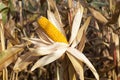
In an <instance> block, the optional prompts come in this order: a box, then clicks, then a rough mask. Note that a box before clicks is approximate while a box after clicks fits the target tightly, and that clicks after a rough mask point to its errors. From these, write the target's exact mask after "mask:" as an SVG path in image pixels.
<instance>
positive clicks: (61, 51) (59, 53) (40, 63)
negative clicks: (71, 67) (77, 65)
mask: <svg viewBox="0 0 120 80" xmlns="http://www.w3.org/2000/svg"><path fill="white" fill-rule="evenodd" d="M59 44H61V43H59ZM66 49H67V45H66V44H64V45H63V43H62V46H60V47H59V49H57V50H56V51H54V52H53V53H51V54H48V55H46V56H44V57H42V58H40V59H39V60H38V61H37V62H36V63H35V64H34V65H33V67H32V69H31V71H33V70H34V69H36V68H38V67H42V66H45V65H47V64H49V63H51V62H53V61H55V60H57V59H59V58H60V57H61V56H62V55H63V54H64V53H65V51H66Z"/></svg>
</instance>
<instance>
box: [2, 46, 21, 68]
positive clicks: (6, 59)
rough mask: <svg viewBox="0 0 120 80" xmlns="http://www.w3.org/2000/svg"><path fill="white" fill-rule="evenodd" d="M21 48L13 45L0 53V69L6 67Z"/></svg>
mask: <svg viewBox="0 0 120 80" xmlns="http://www.w3.org/2000/svg"><path fill="white" fill-rule="evenodd" d="M22 50H23V48H20V47H17V46H14V47H12V48H9V49H7V50H4V51H2V52H1V53H0V70H2V69H3V68H4V67H7V66H8V65H9V64H10V63H11V62H12V61H11V60H13V59H14V57H15V55H16V54H18V53H19V52H21V51H22Z"/></svg>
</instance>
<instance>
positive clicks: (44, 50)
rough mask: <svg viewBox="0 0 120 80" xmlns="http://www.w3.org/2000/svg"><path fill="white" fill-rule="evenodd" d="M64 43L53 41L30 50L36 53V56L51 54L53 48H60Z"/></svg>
mask: <svg viewBox="0 0 120 80" xmlns="http://www.w3.org/2000/svg"><path fill="white" fill-rule="evenodd" d="M64 45H65V44H62V43H61V44H60V43H53V44H51V45H46V46H40V47H39V46H38V47H37V48H35V49H33V50H32V52H34V53H37V55H36V54H35V55H36V56H38V55H39V56H42V55H47V54H52V53H53V52H54V51H55V50H57V49H59V48H61V46H64Z"/></svg>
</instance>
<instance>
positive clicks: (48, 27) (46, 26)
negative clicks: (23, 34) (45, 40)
mask: <svg viewBox="0 0 120 80" xmlns="http://www.w3.org/2000/svg"><path fill="white" fill-rule="evenodd" d="M38 24H39V25H40V27H41V28H42V29H43V30H44V32H45V33H46V34H47V35H48V36H49V37H50V38H51V39H52V40H53V41H55V42H64V43H68V42H67V39H66V37H65V36H64V35H63V34H62V33H61V32H60V31H59V30H58V29H57V28H56V27H55V26H54V25H53V24H52V23H51V22H50V21H49V20H48V19H47V18H45V17H43V16H41V17H40V18H39V19H38Z"/></svg>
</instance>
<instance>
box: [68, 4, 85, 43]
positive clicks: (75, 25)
mask: <svg viewBox="0 0 120 80" xmlns="http://www.w3.org/2000/svg"><path fill="white" fill-rule="evenodd" d="M82 15H83V7H82V6H80V8H79V9H78V11H77V13H76V14H75V17H74V20H73V24H72V31H71V37H70V40H69V43H70V44H71V43H72V42H73V40H74V39H75V37H76V36H77V33H78V30H79V27H80V23H81V20H82Z"/></svg>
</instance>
